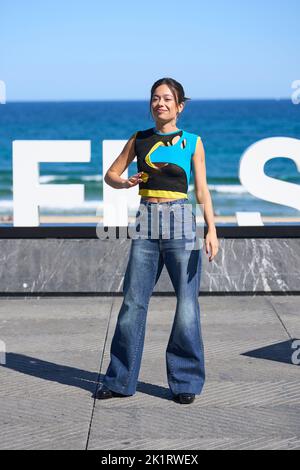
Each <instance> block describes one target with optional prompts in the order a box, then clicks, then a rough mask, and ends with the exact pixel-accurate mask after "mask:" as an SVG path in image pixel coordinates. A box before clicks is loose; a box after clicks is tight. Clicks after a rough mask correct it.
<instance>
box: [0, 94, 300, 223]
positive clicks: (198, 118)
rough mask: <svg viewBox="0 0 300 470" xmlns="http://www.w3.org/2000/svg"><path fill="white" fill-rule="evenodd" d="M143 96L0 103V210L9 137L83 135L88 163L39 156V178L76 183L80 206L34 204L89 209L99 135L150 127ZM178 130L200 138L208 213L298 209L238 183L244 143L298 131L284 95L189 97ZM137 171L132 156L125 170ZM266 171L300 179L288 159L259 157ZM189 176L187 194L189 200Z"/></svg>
mask: <svg viewBox="0 0 300 470" xmlns="http://www.w3.org/2000/svg"><path fill="white" fill-rule="evenodd" d="M154 125H155V123H154V122H153V120H152V118H151V114H150V111H149V102H148V101H97V102H22V103H21V102H20V103H17V102H10V103H7V104H5V105H0V215H12V214H13V208H12V197H13V194H12V141H13V140H19V139H20V140H27V139H30V140H31V139H54V140H56V139H62V140H68V139H71V140H73V139H75V140H76V139H84V140H90V141H91V143H92V159H91V162H90V163H89V164H80V163H74V164H71V163H67V164H63V163H57V164H55V163H50V164H47V163H41V164H40V183H43V184H47V183H51V184H53V183H57V184H61V183H63V184H67V183H73V184H76V183H82V184H84V186H85V203H84V204H83V205H82V206H80V207H73V208H68V209H63V210H62V209H61V208H57V207H54V206H49V207H44V206H42V207H41V208H40V214H41V215H46V214H62V213H64V214H68V215H79V214H80V215H96V210H97V209H98V208H99V205H101V201H102V194H103V192H102V185H103V181H102V140H104V139H124V140H127V139H128V138H129V137H130V136H131V135H132V134H133V133H134V132H135V131H136V130H140V129H146V128H148V127H152V126H154ZM177 126H178V127H179V128H180V129H185V130H186V131H188V132H193V133H196V134H198V135H200V136H201V137H202V141H203V144H204V148H205V151H206V170H207V181H208V185H209V189H210V194H211V196H212V201H213V206H214V211H215V214H216V215H234V214H235V212H236V211H259V212H261V214H262V215H265V216H299V215H300V211H297V210H296V209H293V208H289V207H285V206H283V205H280V204H274V203H270V202H267V201H263V200H260V199H258V198H256V197H254V196H252V195H251V194H249V193H248V192H247V191H246V190H245V189H244V188H243V187H242V186H241V184H240V181H239V177H238V173H239V161H240V158H241V155H242V154H243V152H244V151H245V150H246V148H247V147H248V146H250V145H251V144H253V143H254V142H256V141H258V140H260V139H263V138H267V137H274V136H286V137H294V138H298V139H299V138H300V105H295V104H293V103H292V101H291V100H287V99H286V100H285V99H279V100H278V99H277V100H275V99H274V100H271V99H270V100H216V101H213V100H191V101H189V102H187V103H186V107H185V110H184V112H183V113H182V115H181V117H180V119H179V120H178V121H177ZM136 172H137V168H136V163H135V162H134V163H132V164H131V165H130V167H129V175H131V174H134V173H136ZM265 173H266V174H267V175H268V176H271V177H274V178H278V179H281V180H283V181H289V182H292V183H296V184H300V173H299V172H298V171H297V168H296V165H295V164H294V162H293V161H292V160H289V159H286V158H276V159H273V160H272V161H269V162H267V164H266V165H265ZM193 188H194V186H193V175H192V176H191V181H190V186H189V198H190V199H191V200H193V201H195V198H194V191H193Z"/></svg>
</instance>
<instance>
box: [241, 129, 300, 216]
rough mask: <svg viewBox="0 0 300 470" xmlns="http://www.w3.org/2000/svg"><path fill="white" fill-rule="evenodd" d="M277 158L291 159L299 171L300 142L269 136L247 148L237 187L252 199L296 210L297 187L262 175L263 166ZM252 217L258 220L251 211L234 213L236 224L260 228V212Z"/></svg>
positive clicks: (298, 204) (299, 190) (299, 205)
mask: <svg viewBox="0 0 300 470" xmlns="http://www.w3.org/2000/svg"><path fill="white" fill-rule="evenodd" d="M278 157H280V158H290V159H291V160H293V161H294V162H295V164H296V167H297V170H298V171H299V172H300V140H299V139H294V138H292V137H269V138H267V139H262V140H259V141H258V142H255V143H254V144H252V145H250V147H248V148H247V150H246V151H245V152H244V153H243V155H242V156H241V159H240V168H239V178H240V181H241V184H242V185H243V186H244V187H245V188H246V189H247V190H248V191H249V193H251V194H253V196H256V197H258V198H260V199H264V200H266V201H270V202H275V203H276V204H282V205H284V206H288V207H293V208H295V209H297V210H300V185H299V184H295V183H289V182H287V181H280V180H278V179H276V178H271V177H270V176H267V175H266V174H265V173H264V165H265V163H266V162H267V161H268V160H271V159H272V158H278ZM256 214H258V217H257V218H256V221H255V220H253V213H252V212H240V213H239V212H237V213H236V215H237V222H238V225H262V222H261V218H260V213H256ZM247 215H249V220H247ZM242 216H243V217H242ZM239 219H240V220H239Z"/></svg>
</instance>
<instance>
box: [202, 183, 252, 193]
mask: <svg viewBox="0 0 300 470" xmlns="http://www.w3.org/2000/svg"><path fill="white" fill-rule="evenodd" d="M208 189H209V190H211V191H216V192H217V193H235V194H242V193H248V191H247V189H246V188H244V186H242V185H241V184H209V185H208Z"/></svg>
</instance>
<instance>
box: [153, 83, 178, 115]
mask: <svg viewBox="0 0 300 470" xmlns="http://www.w3.org/2000/svg"><path fill="white" fill-rule="evenodd" d="M183 108H184V104H183V103H180V104H179V105H177V103H176V100H175V96H174V95H173V93H172V90H171V89H170V88H169V87H168V86H167V85H165V84H163V85H159V86H158V87H157V88H156V89H155V90H154V93H153V96H152V100H151V111H152V115H153V117H154V119H155V121H156V122H159V123H161V124H162V123H164V124H165V123H168V122H169V123H171V124H176V119H177V114H179V113H181V111H182V110H183Z"/></svg>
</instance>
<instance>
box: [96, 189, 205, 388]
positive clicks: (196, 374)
mask: <svg viewBox="0 0 300 470" xmlns="http://www.w3.org/2000/svg"><path fill="white" fill-rule="evenodd" d="M187 202H189V201H188V200H187V199H179V200H178V199H177V200H174V201H167V202H160V203H151V202H148V201H145V200H143V198H142V199H141V203H140V208H139V211H138V212H137V214H136V215H137V216H138V215H140V213H141V209H142V208H143V210H145V209H146V214H147V217H148V221H149V222H151V220H152V219H153V209H156V210H157V214H159V213H160V208H163V207H166V206H167V207H170V206H172V208H174V207H176V209H175V211H174V218H173V219H172V217H171V225H170V226H171V230H170V236H169V237H168V238H164V237H163V235H164V229H163V224H162V218H161V216H160V217H159V219H158V228H159V233H158V238H153V236H151V233H150V229H148V231H147V230H146V231H145V230H144V233H146V235H148V236H146V237H145V238H136V239H134V238H133V239H132V240H131V247H130V253H129V261H128V265H127V269H126V272H125V276H124V281H123V295H124V297H123V302H122V305H121V308H120V311H119V314H118V318H117V323H116V327H115V332H114V335H113V338H112V342H111V348H110V363H109V366H108V369H107V371H106V374H105V375H104V378H103V380H102V382H103V383H104V384H105V385H106V386H107V387H108V388H110V389H111V390H113V391H115V392H119V393H122V394H124V395H133V394H134V393H135V392H136V386H137V381H138V375H139V371H140V366H141V360H142V353H143V348H144V339H145V328H146V317H147V311H148V305H149V301H150V297H151V294H152V291H153V288H154V286H155V284H156V283H157V281H158V279H159V277H160V274H161V271H162V269H163V266H164V265H166V269H167V271H168V274H169V276H170V280H171V282H172V285H173V287H174V290H175V294H176V297H177V303H176V310H175V316H174V320H173V325H172V330H171V333H170V337H169V341H168V345H167V348H166V369H167V380H168V384H169V387H170V390H171V392H172V393H173V394H179V393H194V394H200V393H201V391H202V388H203V385H204V381H205V368H204V348H203V341H202V334H201V324H200V306H199V301H198V294H199V288H200V275H201V250H200V249H191V246H190V245H188V244H187V241H189V240H190V239H191V238H193V235H195V228H196V219H195V215H194V213H193V212H192V211H190V213H191V215H192V222H193V223H192V233H191V232H190V231H189V230H187V235H185V232H184V231H183V237H181V238H172V236H173V235H174V233H175V231H174V227H175V226H176V222H177V226H178V225H181V227H183V228H184V225H182V223H181V219H180V216H181V214H182V211H183V209H184V207H185V204H186V203H187ZM175 204H176V206H173V205H175ZM188 206H190V207H192V206H191V204H188ZM172 210H173V209H172ZM136 220H137V219H136ZM172 220H173V222H172ZM183 223H185V221H183ZM149 225H150V224H149ZM136 227H137V225H136Z"/></svg>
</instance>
